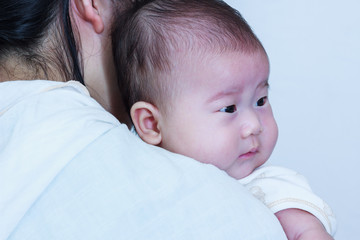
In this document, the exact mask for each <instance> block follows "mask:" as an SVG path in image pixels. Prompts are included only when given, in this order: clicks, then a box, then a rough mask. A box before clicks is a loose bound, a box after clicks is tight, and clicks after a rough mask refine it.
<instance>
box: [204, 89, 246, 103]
mask: <svg viewBox="0 0 360 240" xmlns="http://www.w3.org/2000/svg"><path fill="white" fill-rule="evenodd" d="M237 92H239V90H238V89H237V90H236V89H232V90H230V91H225V90H223V91H219V92H217V93H216V94H214V95H212V96H211V97H210V98H209V99H208V100H207V101H206V102H207V103H211V102H215V101H216V100H219V99H221V98H223V97H225V96H230V95H232V94H234V93H237Z"/></svg>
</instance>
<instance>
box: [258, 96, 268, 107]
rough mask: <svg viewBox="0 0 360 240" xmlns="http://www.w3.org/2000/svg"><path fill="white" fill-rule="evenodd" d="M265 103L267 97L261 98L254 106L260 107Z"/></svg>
mask: <svg viewBox="0 0 360 240" xmlns="http://www.w3.org/2000/svg"><path fill="white" fill-rule="evenodd" d="M266 102H267V97H262V98H260V99H259V100H258V101H257V102H256V106H258V107H262V106H264V105H265V103H266Z"/></svg>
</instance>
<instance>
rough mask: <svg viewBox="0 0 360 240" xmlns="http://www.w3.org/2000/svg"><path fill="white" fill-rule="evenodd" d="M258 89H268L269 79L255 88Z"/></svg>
mask: <svg viewBox="0 0 360 240" xmlns="http://www.w3.org/2000/svg"><path fill="white" fill-rule="evenodd" d="M259 87H265V88H269V87H270V84H269V79H268V78H267V79H265V80H264V81H262V82H260V83H259V84H258V86H257V88H259Z"/></svg>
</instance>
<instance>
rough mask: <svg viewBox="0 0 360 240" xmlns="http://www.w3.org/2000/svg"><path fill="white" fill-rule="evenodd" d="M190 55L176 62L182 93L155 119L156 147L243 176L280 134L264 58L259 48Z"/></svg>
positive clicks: (265, 155)
mask: <svg viewBox="0 0 360 240" xmlns="http://www.w3.org/2000/svg"><path fill="white" fill-rule="evenodd" d="M190 59H191V60H189V61H184V62H185V64H182V65H181V66H177V70H178V71H177V74H175V75H176V81H178V83H180V86H179V88H180V89H181V94H180V95H179V97H176V98H175V99H172V100H174V102H173V103H172V104H171V105H172V110H171V111H170V112H168V113H167V114H166V115H163V117H162V119H161V121H160V122H159V124H160V125H159V126H160V128H161V133H162V137H163V138H162V139H163V140H162V143H161V145H160V146H161V147H163V148H166V149H168V150H170V151H173V152H176V153H180V154H183V155H186V156H189V157H192V158H194V159H196V160H198V161H200V162H203V163H209V164H213V165H215V166H217V167H218V168H220V169H222V170H224V171H226V172H227V173H228V174H229V175H230V176H232V177H234V178H236V179H240V178H243V177H246V176H247V175H249V174H250V173H251V172H252V171H253V170H254V169H255V168H256V167H258V166H260V165H262V164H263V163H264V162H265V161H266V160H267V159H268V158H269V157H270V154H271V153H272V151H273V149H274V147H275V143H276V140H277V136H278V129H277V125H276V122H275V119H274V117H273V113H272V109H271V106H270V103H269V99H268V82H267V81H268V77H269V62H268V59H267V56H266V55H265V53H264V52H263V51H257V52H255V53H252V54H243V53H238V52H235V53H234V52H233V53H226V54H221V55H208V56H207V57H206V58H202V59H200V58H199V57H194V56H192V57H191V58H190Z"/></svg>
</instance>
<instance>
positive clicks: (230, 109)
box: [220, 105, 237, 113]
mask: <svg viewBox="0 0 360 240" xmlns="http://www.w3.org/2000/svg"><path fill="white" fill-rule="evenodd" d="M236 110H237V109H236V105H230V106H227V107H223V108H222V109H220V112H226V113H234V112H236Z"/></svg>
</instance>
